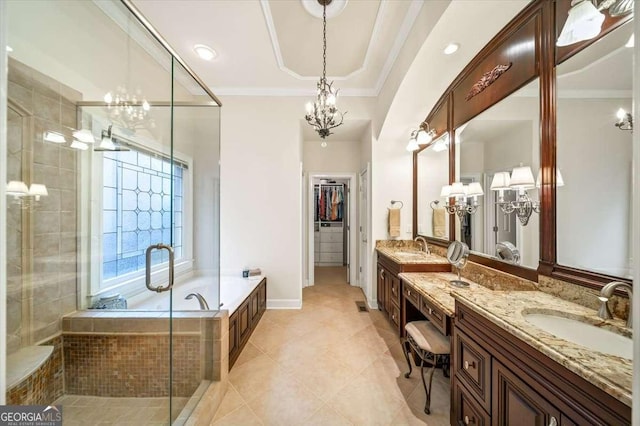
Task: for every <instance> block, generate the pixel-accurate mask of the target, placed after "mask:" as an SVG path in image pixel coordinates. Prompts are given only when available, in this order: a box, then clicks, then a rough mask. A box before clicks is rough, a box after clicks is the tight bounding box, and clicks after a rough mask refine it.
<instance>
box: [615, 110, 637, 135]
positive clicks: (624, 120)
mask: <svg viewBox="0 0 640 426" xmlns="http://www.w3.org/2000/svg"><path fill="white" fill-rule="evenodd" d="M616 117H618V122H617V123H615V124H614V126H616V127H617V128H618V129H620V130H631V131H633V116H632V115H631V113H629V112H627V111H625V110H624V108H620V109H619V110H618V112H617V113H616Z"/></svg>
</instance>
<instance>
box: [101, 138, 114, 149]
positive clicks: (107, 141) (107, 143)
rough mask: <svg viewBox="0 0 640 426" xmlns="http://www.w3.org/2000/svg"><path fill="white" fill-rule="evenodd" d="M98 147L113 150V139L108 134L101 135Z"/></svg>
mask: <svg viewBox="0 0 640 426" xmlns="http://www.w3.org/2000/svg"><path fill="white" fill-rule="evenodd" d="M100 148H101V149H106V150H110V151H115V149H116V145H115V144H114V143H113V139H111V138H110V137H109V136H107V135H102V140H101V141H100Z"/></svg>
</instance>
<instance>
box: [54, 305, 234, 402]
mask: <svg viewBox="0 0 640 426" xmlns="http://www.w3.org/2000/svg"><path fill="white" fill-rule="evenodd" d="M172 321H173V350H174V357H173V394H174V395H175V396H183V397H189V396H191V395H192V394H193V392H194V391H195V390H196V388H197V387H198V386H199V385H200V383H201V381H202V380H212V381H219V380H221V379H222V378H224V377H226V374H227V371H224V370H225V366H226V365H228V354H227V353H228V340H225V337H226V338H228V332H227V333H224V332H223V330H224V328H222V326H223V325H225V326H226V327H228V313H227V311H220V312H213V311H194V312H174V314H173V320H172ZM63 330H64V331H63V338H64V360H65V366H64V367H65V387H66V389H65V392H66V393H67V394H74V395H92V396H105V397H160V396H167V395H168V377H169V376H168V374H169V371H168V365H169V314H168V313H159V312H133V311H110V312H105V311H100V312H97V311H81V312H77V313H75V314H72V315H69V316H67V317H65V318H64V319H63ZM227 369H228V367H227Z"/></svg>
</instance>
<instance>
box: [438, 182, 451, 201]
mask: <svg viewBox="0 0 640 426" xmlns="http://www.w3.org/2000/svg"><path fill="white" fill-rule="evenodd" d="M450 195H451V185H445V186H443V187H442V190H440V196H441V197H442V198H449V196H450Z"/></svg>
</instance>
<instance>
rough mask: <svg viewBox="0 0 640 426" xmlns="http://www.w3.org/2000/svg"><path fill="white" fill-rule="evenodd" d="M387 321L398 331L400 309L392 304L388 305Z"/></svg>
mask: <svg viewBox="0 0 640 426" xmlns="http://www.w3.org/2000/svg"><path fill="white" fill-rule="evenodd" d="M389 319H390V320H391V322H392V323H393V325H394V327H395V328H396V329H398V330H400V308H398V306H397V305H395V304H393V303H390V304H389Z"/></svg>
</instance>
